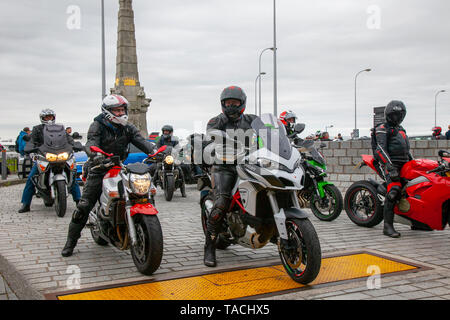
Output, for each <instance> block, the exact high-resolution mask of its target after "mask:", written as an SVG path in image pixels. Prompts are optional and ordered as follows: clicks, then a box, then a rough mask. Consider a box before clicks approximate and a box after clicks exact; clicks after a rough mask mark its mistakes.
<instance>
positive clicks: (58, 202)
mask: <svg viewBox="0 0 450 320" xmlns="http://www.w3.org/2000/svg"><path fill="white" fill-rule="evenodd" d="M53 188H54V189H53V190H54V192H55V211H56V215H57V216H58V217H60V218H62V217H64V216H65V215H66V209H67V188H66V182H65V181H63V180H59V181H56V182H55V183H54V184H53Z"/></svg>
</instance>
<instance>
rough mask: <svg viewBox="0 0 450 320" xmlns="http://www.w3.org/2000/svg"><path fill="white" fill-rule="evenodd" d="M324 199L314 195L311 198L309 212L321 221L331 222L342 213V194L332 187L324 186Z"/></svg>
mask: <svg viewBox="0 0 450 320" xmlns="http://www.w3.org/2000/svg"><path fill="white" fill-rule="evenodd" d="M323 189H324V191H325V199H320V198H319V197H318V196H317V195H316V194H315V193H313V196H312V197H311V204H310V207H311V211H312V212H313V214H314V215H315V216H316V217H317V218H319V219H320V220H322V221H333V220H334V219H336V218H337V217H339V215H340V214H341V212H342V207H343V200H342V194H341V192H340V191H339V189H338V188H336V186H334V185H326V186H324V188H323Z"/></svg>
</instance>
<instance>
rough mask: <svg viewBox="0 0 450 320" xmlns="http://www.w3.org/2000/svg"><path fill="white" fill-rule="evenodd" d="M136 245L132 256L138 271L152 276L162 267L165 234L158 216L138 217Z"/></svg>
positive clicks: (136, 217) (135, 221)
mask: <svg viewBox="0 0 450 320" xmlns="http://www.w3.org/2000/svg"><path fill="white" fill-rule="evenodd" d="M134 224H135V226H136V237H137V243H136V245H135V246H134V245H132V246H131V256H132V257H133V262H134V265H135V266H136V268H137V269H138V271H139V272H140V273H142V274H145V275H151V274H153V272H155V271H156V270H157V269H158V268H159V266H160V265H161V260H162V256H163V234H162V230H161V224H160V223H159V219H158V217H157V216H147V215H136V216H135V217H134Z"/></svg>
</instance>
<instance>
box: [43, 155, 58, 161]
mask: <svg viewBox="0 0 450 320" xmlns="http://www.w3.org/2000/svg"><path fill="white" fill-rule="evenodd" d="M45 159H47V161H50V162H53V161H57V160H58V156H57V155H56V154H53V153H46V154H45Z"/></svg>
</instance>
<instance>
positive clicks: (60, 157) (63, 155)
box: [58, 152, 69, 161]
mask: <svg viewBox="0 0 450 320" xmlns="http://www.w3.org/2000/svg"><path fill="white" fill-rule="evenodd" d="M67 159H69V154H68V153H67V152H63V153H60V154H58V160H59V161H66V160H67Z"/></svg>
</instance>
